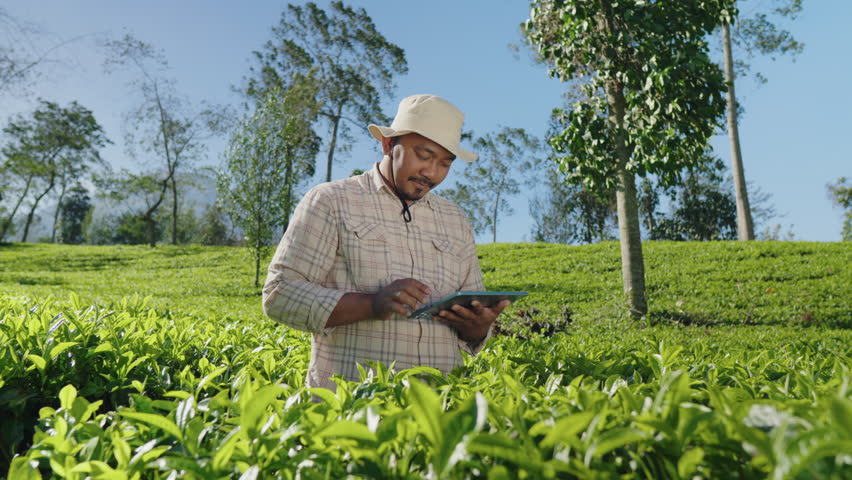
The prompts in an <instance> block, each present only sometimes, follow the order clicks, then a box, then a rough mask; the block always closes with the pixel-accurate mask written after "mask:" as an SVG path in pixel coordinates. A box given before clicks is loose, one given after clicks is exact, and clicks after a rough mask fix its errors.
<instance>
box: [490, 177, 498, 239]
mask: <svg viewBox="0 0 852 480" xmlns="http://www.w3.org/2000/svg"><path fill="white" fill-rule="evenodd" d="M498 208H500V192H499V190H498V192H497V198H496V200H494V214H493V215H494V217H493V218H494V221H493V222H491V234H492V236H491V241H492V242H494V243H497V209H498Z"/></svg>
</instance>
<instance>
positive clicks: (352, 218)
mask: <svg viewBox="0 0 852 480" xmlns="http://www.w3.org/2000/svg"><path fill="white" fill-rule="evenodd" d="M401 210H402V207H401V204H400V201H399V199H398V198H397V197H396V195H395V194H394V193H393V191H391V189H390V188H389V187H388V186H387V185H386V184H385V183H384V182H383V181H382V179H381V177H380V175H379V170H378V164H376V166H375V168H373V169H371V170H369V171H367V172H366V173H364V174H362V175H359V176H355V177H351V178H347V179H344V180H338V181H334V182H330V183H324V184H320V185H317V186H316V187H314V188H312V189H311V190H310V191H309V192H308V193H307V194H306V195H305V197H304V198H303V199H302V201H301V202H300V203H299V205H298V207H297V208H296V211H295V213H294V215H293V219H292V220H291V222H290V225H289V227H288V228H287V233H286V234H285V235H284V237H283V238H282V239H281V243H280V244H279V245H278V250H277V251H276V252H275V256H274V257H273V258H272V262H271V263H270V265H269V274H268V276H267V278H266V284H265V285H264V287H263V309H264V312H265V313H266V314H267V315H268V316H269V317H270V318H272V319H274V320H276V321H279V322H281V323H284V324H286V325H288V326H290V327H292V328H296V329H299V330H304V331H307V332H310V333H312V340H311V362H310V366H309V367H308V374H307V381H306V384H307V385H308V386H309V387H325V388H329V389H332V390H333V389H334V388H335V384H334V382H332V381H330V380H329V377H330V376H331V375H333V374H335V373H339V374H342V375H343V376H344V377H346V378H347V379H348V380H358V378H359V375H358V367H357V363H359V362H361V363H362V365H364V366H365V367H368V366H367V365H366V364H364V363H363V361H364V360H372V361H380V362H382V363H384V364H385V365H387V366H390V365H391V364H392V363H395V369H397V370H400V369H404V368H410V367H415V366H418V365H426V366H430V367H434V368H437V369H438V370H441V371H442V372H447V371H449V370H451V369H452V368H453V367H456V366H458V365H461V364H462V363H463V362H462V356H461V350H465V351H467V352H468V353H470V354H472V355H473V354H476V353H477V352H478V350H479V348H481V346H482V344H484V343H485V342H481V343H480V344H479V345H478V346H475V347H474V346H471V345H469V344H468V343H467V342H465V341H463V340H461V339H459V337H458V335H457V334H456V332H455V331H454V330H453V329H451V328H450V327H448V326H447V325H444V324H442V323H439V322H435V321H433V320H432V319H428V320H417V319H410V318H406V317H404V316H402V315H399V314H396V313H394V314H393V316H392V317H391V318H389V319H388V320H365V321H361V322H356V323H352V324H348V325H342V326H338V327H333V328H325V324H326V321H327V320H328V317H329V315H330V314H331V312H332V310H333V309H334V308H335V306H336V305H337V302H338V301H339V300H340V298H341V297H342V296H343V295H344V294H345V293H347V292H361V293H375V292H377V291H378V290H379V289H380V288H382V287H384V286H386V285H388V284H389V283H391V282H392V281H394V280H398V279H401V278H414V279H416V280H419V281H421V282H423V283H425V284H426V285H427V286H429V287H430V289H431V291H432V294H431V296H430V298H429V299H428V300H427V302H426V303H427V304H428V303H432V302H434V301H436V300H438V299H440V298H442V297H444V296H446V295H449V294H451V293H454V292H456V291H459V290H475V291H478V290H484V289H485V287H484V285H483V282H482V272H481V270H480V268H479V261H478V260H477V256H476V246H475V243H474V237H473V231H472V229H471V227H470V224H469V223H468V221H467V219H466V218H465V216H464V214H463V213H462V211H461V209H459V208H458V206H456V205H455V204H454V203H452V202H450V201H448V200H445V199H443V198H441V197H438V196H437V195H434V194H432V193H431V192H430V193H428V194H426V196H425V197H423V198H422V199H420V200H418V201H416V202H414V203H413V204H412V205H411V206H410V210H411V216H412V220H411V222H410V223H405V221H404V220H403V218H402V215H401V214H400V212H401Z"/></svg>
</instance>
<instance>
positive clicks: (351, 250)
mask: <svg viewBox="0 0 852 480" xmlns="http://www.w3.org/2000/svg"><path fill="white" fill-rule="evenodd" d="M343 225H344V228H343V230H342V231H341V238H340V249H341V251H340V254H341V255H342V256H343V258H344V259H345V262H346V269H347V273H348V276H349V279H350V280H351V282H352V284H353V285H354V286H355V289H356V290H357V291H359V292H362V293H375V292H376V291H378V290H379V289H380V288H382V287H384V286H385V285H387V284H388V283H389V282H388V277H389V276H390V270H389V269H390V266H391V263H390V247H391V245H390V241H389V236H388V234H387V232H386V231H385V229H384V227H383V226H382V225H381V224H379V223H377V222H375V221H370V220H359V219H348V220H344V221H343Z"/></svg>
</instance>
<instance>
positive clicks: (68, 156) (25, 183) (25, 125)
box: [0, 100, 109, 242]
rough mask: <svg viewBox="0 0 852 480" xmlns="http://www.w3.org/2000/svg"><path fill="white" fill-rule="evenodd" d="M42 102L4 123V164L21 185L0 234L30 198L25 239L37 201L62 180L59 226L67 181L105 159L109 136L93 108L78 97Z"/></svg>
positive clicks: (25, 238) (23, 240)
mask: <svg viewBox="0 0 852 480" xmlns="http://www.w3.org/2000/svg"><path fill="white" fill-rule="evenodd" d="M39 105H40V106H39V108H37V109H36V110H35V111H34V112H33V114H32V117H24V116H23V115H18V116H17V117H16V118H15V119H13V120H12V121H11V122H10V123H9V125H7V126H6V127H5V128H4V129H3V131H4V132H5V133H6V135H7V137H8V138H9V139H10V141H9V143H7V144H6V145H5V146H4V147H3V148H2V152H3V155H4V157H5V158H6V162H5V163H4V166H3V170H4V171H6V172H8V173H10V174H11V175H10V176H11V177H13V178H14V179H15V181H16V183H17V184H18V186H19V188H18V199H17V201H16V202H15V205H14V207H13V208H12V210H11V211H10V213H9V215H8V216H7V218H6V219H5V220H4V221H3V223H2V225H0V239H2V238H4V237H5V235H6V233H8V230H9V228H10V227H11V224H12V222H13V220H14V217H15V215H16V214H17V211H18V209H19V208H20V207H21V205H22V204H23V202H24V200H25V199H27V198H29V199H30V210H29V212H28V214H27V216H26V220H25V221H24V230H23V233H22V237H21V241H22V242H26V241H27V237H28V235H29V230H30V226H31V225H32V222H33V219H34V217H35V212H36V210H37V209H38V206H39V204H40V203H41V201H42V199H43V198H44V197H45V196H47V195H48V194H49V193H51V192H52V191H53V190H54V188H55V187H56V186H57V184H59V185H60V186H61V189H60V195H59V202H58V204H57V207H56V208H57V214H55V215H54V232H55V225H56V219H57V217H58V210H59V208H60V205H61V203H62V198H63V196H64V193H65V186H66V185H67V181H68V180H69V179H71V178H72V177H75V178H79V177H80V175H81V174H82V173H83V172H85V171H87V170H88V168H89V166H90V165H93V164H99V163H101V162H102V161H101V157H100V153H99V148H100V147H103V146H104V145H105V144H106V143H107V142H108V141H109V140H108V139H107V138H106V136H105V135H104V132H103V128H101V126H100V125H99V124H98V122H97V121H96V120H95V117H94V115H92V112H91V111H90V110H88V109H87V108H85V107H83V106H81V105H80V104H78V103H77V102H71V104H70V105H69V106H68V107H60V106H59V105H58V104H56V103H53V102H49V101H46V100H41V101H40V102H39ZM54 239H55V236H54Z"/></svg>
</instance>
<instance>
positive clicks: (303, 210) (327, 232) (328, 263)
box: [263, 187, 346, 335]
mask: <svg viewBox="0 0 852 480" xmlns="http://www.w3.org/2000/svg"><path fill="white" fill-rule="evenodd" d="M337 239H338V236H337V219H336V216H335V215H334V214H333V211H332V207H331V205H330V204H329V201H328V200H327V199H326V198H324V195H323V193H322V189H321V188H319V187H315V188H314V189H312V190H311V191H309V192H308V193H307V194H306V195H305V197H304V198H303V199H302V201H301V202H300V203H299V205H298V206H297V207H296V211H295V212H294V214H293V218H292V220H291V222H290V224H289V225H288V227H287V232H286V233H285V234H284V236H283V237H282V238H281V242H280V243H279V245H278V248H277V250H276V251H275V255H274V256H273V257H272V261H271V262H270V264H269V271H268V274H267V277H266V283H265V284H264V286H263V311H264V313H265V314H266V315H267V316H268V317H269V318H271V319H273V320H275V321H277V322H281V323H283V324H285V325H287V326H290V327H292V328H295V329H298V330H303V331H307V332H311V333H318V334H323V335H327V334H329V333H331V331H332V330H333V328H326V327H325V324H326V322H327V321H328V317H329V316H330V315H331V312H332V310H334V307H335V306H337V303H338V302H339V301H340V298H341V297H342V296H343V295H344V294H345V293H346V292H344V291H341V290H336V289H332V288H326V287H324V286H323V282H324V281H325V280H326V278H327V276H328V275H329V272H330V270H331V268H332V265H333V262H334V258H335V255H336V252H337V241H338V240H337Z"/></svg>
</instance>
